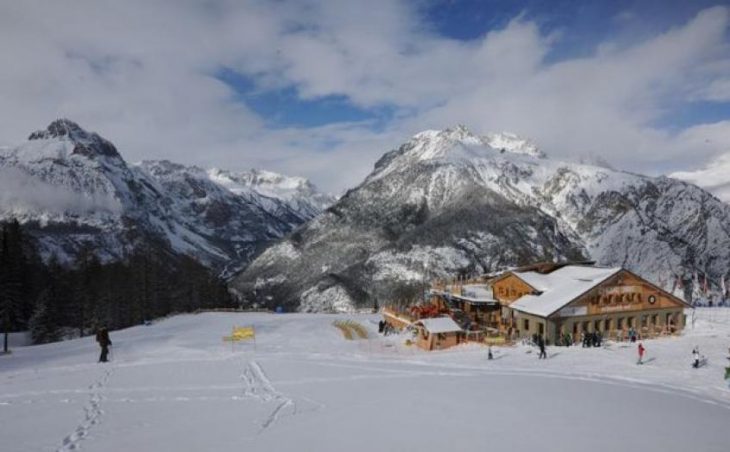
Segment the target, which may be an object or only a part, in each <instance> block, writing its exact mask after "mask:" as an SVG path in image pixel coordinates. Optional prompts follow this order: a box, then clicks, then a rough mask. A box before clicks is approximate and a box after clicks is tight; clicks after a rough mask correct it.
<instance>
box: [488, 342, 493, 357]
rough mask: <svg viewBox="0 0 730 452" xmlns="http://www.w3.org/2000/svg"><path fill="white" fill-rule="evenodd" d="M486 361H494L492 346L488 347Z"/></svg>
mask: <svg viewBox="0 0 730 452" xmlns="http://www.w3.org/2000/svg"><path fill="white" fill-rule="evenodd" d="M487 359H494V355H492V346H491V345H490V346H489V348H487Z"/></svg>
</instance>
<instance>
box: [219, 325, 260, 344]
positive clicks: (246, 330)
mask: <svg viewBox="0 0 730 452" xmlns="http://www.w3.org/2000/svg"><path fill="white" fill-rule="evenodd" d="M254 338H256V330H254V328H253V327H252V326H234V327H233V333H231V335H230V336H223V340H224V341H233V342H237V341H245V340H247V339H254Z"/></svg>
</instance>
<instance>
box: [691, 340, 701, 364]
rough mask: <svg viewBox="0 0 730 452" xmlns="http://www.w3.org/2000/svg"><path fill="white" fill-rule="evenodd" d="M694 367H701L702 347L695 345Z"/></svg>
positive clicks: (693, 351)
mask: <svg viewBox="0 0 730 452" xmlns="http://www.w3.org/2000/svg"><path fill="white" fill-rule="evenodd" d="M692 367H694V368H695V369H697V368H698V367H700V348H699V347H698V346H696V345H695V348H693V349H692Z"/></svg>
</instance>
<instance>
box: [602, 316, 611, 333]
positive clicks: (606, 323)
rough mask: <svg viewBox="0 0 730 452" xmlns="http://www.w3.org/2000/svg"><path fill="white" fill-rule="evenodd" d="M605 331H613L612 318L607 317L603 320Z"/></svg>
mask: <svg viewBox="0 0 730 452" xmlns="http://www.w3.org/2000/svg"><path fill="white" fill-rule="evenodd" d="M603 331H611V319H606V320H605V321H604V322H603Z"/></svg>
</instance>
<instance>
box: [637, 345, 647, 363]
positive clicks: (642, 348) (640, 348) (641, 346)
mask: <svg viewBox="0 0 730 452" xmlns="http://www.w3.org/2000/svg"><path fill="white" fill-rule="evenodd" d="M644 353H646V349H645V348H644V344H642V343H641V342H639V361H638V362H637V363H636V364H644Z"/></svg>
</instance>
